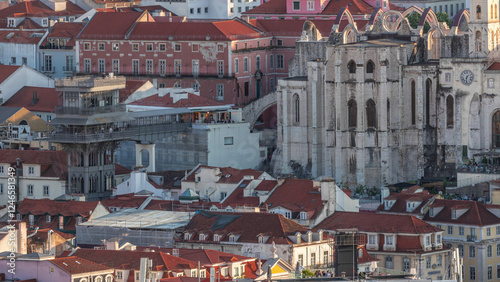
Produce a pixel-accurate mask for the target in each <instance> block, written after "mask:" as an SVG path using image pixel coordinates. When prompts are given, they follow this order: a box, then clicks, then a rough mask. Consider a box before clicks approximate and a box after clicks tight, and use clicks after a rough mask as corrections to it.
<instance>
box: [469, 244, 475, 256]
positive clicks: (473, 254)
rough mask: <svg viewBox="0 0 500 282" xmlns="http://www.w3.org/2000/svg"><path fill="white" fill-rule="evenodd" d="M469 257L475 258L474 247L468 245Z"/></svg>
mask: <svg viewBox="0 0 500 282" xmlns="http://www.w3.org/2000/svg"><path fill="white" fill-rule="evenodd" d="M469 257H470V258H475V257H476V247H475V246H472V245H470V246H469Z"/></svg>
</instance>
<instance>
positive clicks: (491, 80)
mask: <svg viewBox="0 0 500 282" xmlns="http://www.w3.org/2000/svg"><path fill="white" fill-rule="evenodd" d="M488 88H495V79H494V78H488Z"/></svg>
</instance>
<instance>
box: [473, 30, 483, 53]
mask: <svg viewBox="0 0 500 282" xmlns="http://www.w3.org/2000/svg"><path fill="white" fill-rule="evenodd" d="M481 41H482V38H481V32H480V31H479V30H478V31H476V41H475V44H476V52H481V51H482V50H483V45H482V44H481Z"/></svg>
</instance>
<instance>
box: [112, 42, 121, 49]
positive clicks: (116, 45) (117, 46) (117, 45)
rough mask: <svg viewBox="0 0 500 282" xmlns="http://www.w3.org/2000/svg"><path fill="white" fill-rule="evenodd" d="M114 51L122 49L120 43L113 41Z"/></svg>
mask: <svg viewBox="0 0 500 282" xmlns="http://www.w3.org/2000/svg"><path fill="white" fill-rule="evenodd" d="M112 46H113V51H120V43H113V45H112Z"/></svg>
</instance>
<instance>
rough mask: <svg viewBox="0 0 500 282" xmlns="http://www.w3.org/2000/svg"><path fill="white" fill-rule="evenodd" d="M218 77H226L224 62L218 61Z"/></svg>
mask: <svg viewBox="0 0 500 282" xmlns="http://www.w3.org/2000/svg"><path fill="white" fill-rule="evenodd" d="M217 75H218V76H224V61H221V60H219V61H217Z"/></svg>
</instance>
